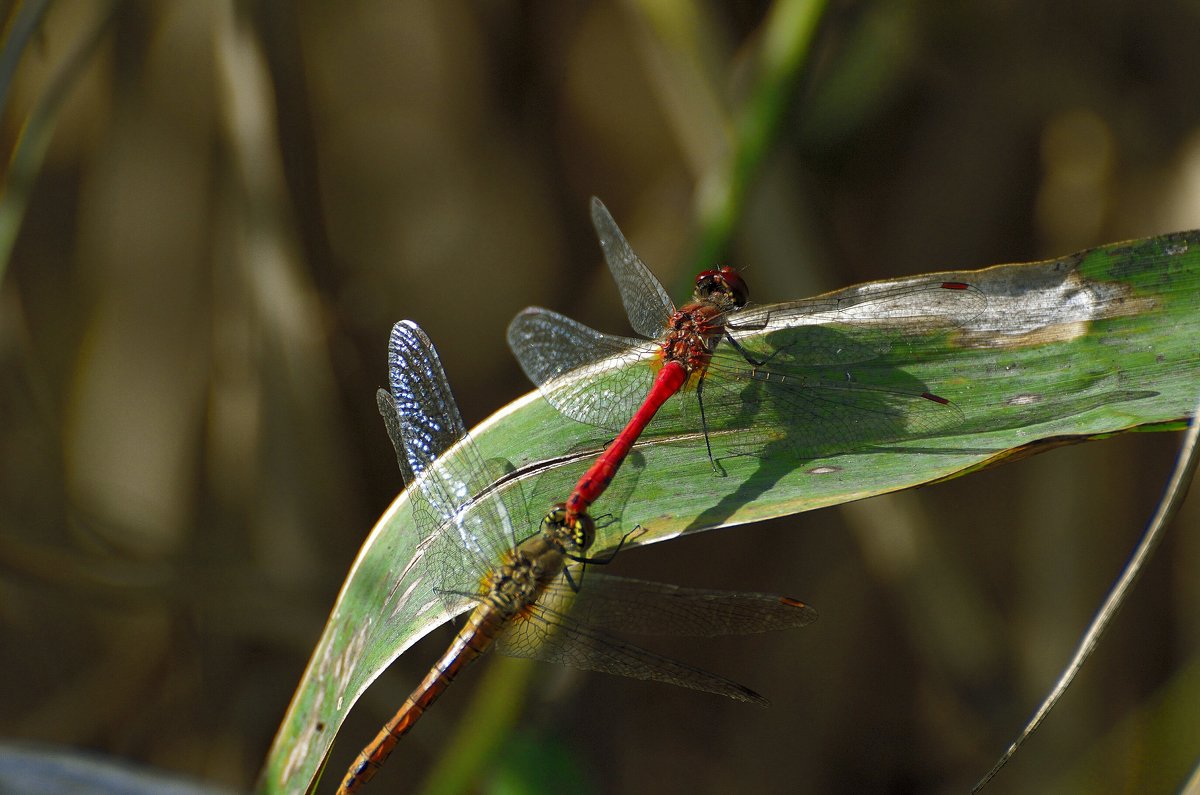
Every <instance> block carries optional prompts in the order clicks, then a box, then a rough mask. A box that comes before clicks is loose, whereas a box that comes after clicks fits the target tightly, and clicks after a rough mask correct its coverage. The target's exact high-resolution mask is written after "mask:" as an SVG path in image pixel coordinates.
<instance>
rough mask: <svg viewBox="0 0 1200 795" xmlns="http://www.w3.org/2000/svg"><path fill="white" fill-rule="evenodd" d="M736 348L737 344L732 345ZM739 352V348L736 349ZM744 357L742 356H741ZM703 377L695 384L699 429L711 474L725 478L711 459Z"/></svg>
mask: <svg viewBox="0 0 1200 795" xmlns="http://www.w3.org/2000/svg"><path fill="white" fill-rule="evenodd" d="M734 345H735V346H736V345H737V343H734ZM738 350H739V351H741V348H740V347H739V348H738ZM743 355H744V354H743ZM704 375H705V373H703V372H701V373H700V380H698V381H697V382H696V403H697V404H699V406H700V428H701V429H702V430H703V431H704V447H705V449H707V450H708V463H710V464H712V468H713V472H714V473H715V474H716V475H717V476H718V477H725V470H724V469H723V468H722V467H721V465H720V464H718V463H717V459H715V458H713V452H712V441H711V440H710V439H709V438H708V420H706V419H705V418H704Z"/></svg>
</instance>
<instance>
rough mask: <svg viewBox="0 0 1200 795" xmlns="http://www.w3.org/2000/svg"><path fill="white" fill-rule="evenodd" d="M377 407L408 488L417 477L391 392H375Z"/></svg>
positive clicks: (379, 390)
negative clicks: (405, 450)
mask: <svg viewBox="0 0 1200 795" xmlns="http://www.w3.org/2000/svg"><path fill="white" fill-rule="evenodd" d="M375 405H376V406H378V407H379V416H381V417H383V425H384V427H385V428H387V435H388V438H389V439H391V440H392V447H393V448H395V450H396V463H397V464H398V465H399V466H400V477H401V478H402V479H403V480H404V485H405V486H407V485H409V484H410V483H412V482H413V481H414V480H416V476H415V475H414V474H413V471H412V467H411V466H409V464H408V454H407V453H406V452H404V437H403V436H402V435H401V434H400V415H399V414H397V413H396V401H395V400H394V399H393V398H392V393H391V392H388V391H387V390H386V389H377V390H375ZM448 446H449V445H447V447H448Z"/></svg>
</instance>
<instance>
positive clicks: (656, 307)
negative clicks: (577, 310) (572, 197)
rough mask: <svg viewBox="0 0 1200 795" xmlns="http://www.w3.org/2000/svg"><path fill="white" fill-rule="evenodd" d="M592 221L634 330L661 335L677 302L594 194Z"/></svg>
mask: <svg viewBox="0 0 1200 795" xmlns="http://www.w3.org/2000/svg"><path fill="white" fill-rule="evenodd" d="M592 225H593V226H594V227H596V235H597V236H598V237H599V238H600V247H601V248H602V249H604V260H605V261H606V262H607V263H608V269H609V271H610V272H611V273H612V276H613V279H614V280H615V281H616V283H617V289H618V290H620V291H621V302H622V303H623V304H624V305H625V314H627V315H628V316H629V324H630V325H631V326H633V330H634V331H636V332H637V333H638V334H641V335H642V336H643V337H647V338H649V339H658V338H659V337H661V336H662V335H663V334H664V333H665V332H666V330H667V321H669V320H670V318H671V315H673V314H675V304H674V303H672V302H671V297H670V296H669V295H667V291H666V290H665V289H663V286H662V283H661V282H659V281H658V279H656V278H655V277H654V274H653V273H651V272H650V269H649V268H647V267H646V263H644V262H642V260H641V257H639V256H638V255H637V254H635V253H634V252H633V247H632V246H630V245H629V241H628V240H626V239H625V235H623V234H621V230H620V229H619V228H618V227H617V222H616V221H614V220H613V217H612V215H611V214H609V212H608V208H607V207H605V206H604V203H603V202H601V201H600V200H599V199H597V198H596V197H595V196H593V197H592Z"/></svg>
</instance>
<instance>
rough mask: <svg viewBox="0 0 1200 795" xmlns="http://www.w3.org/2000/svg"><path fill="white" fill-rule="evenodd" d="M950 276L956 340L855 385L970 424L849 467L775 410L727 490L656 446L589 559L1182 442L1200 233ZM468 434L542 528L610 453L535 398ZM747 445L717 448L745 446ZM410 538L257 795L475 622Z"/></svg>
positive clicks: (401, 528)
mask: <svg viewBox="0 0 1200 795" xmlns="http://www.w3.org/2000/svg"><path fill="white" fill-rule="evenodd" d="M940 278H944V279H945V280H947V281H964V282H968V283H970V284H972V285H974V286H975V287H976V288H977V289H978V290H979V291H980V293H981V294H982V295H983V296H984V297H985V298H986V304H985V305H983V306H981V307H980V308H979V310H978V311H976V312H973V313H971V315H970V317H968V318H966V319H965V320H964V321H962V322H961V323H960V324H959V325H957V326H954V327H952V328H941V329H930V330H929V331H927V332H921V333H918V334H916V335H913V334H909V335H907V336H906V337H905V338H904V340H903V341H901V340H891V341H887V344H881V345H880V346H879V348H878V354H877V355H873V356H871V357H870V358H869V361H866V362H864V366H862V367H859V366H857V365H856V367H855V370H854V378H855V379H858V378H860V377H861V378H863V379H864V380H870V379H878V383H879V384H880V385H883V386H888V387H896V388H904V389H906V390H913V389H920V388H927V389H929V390H932V391H934V392H936V394H938V395H941V396H944V397H946V398H949V399H950V400H951V401H953V403H954V404H955V405H956V406H957V407H958V409H959V410H960V411H961V418H959V421H958V422H957V423H956V424H954V425H953V426H951V427H942V428H934V427H922V428H919V429H915V430H916V431H919V432H914V434H913V436H912V438H904V439H900V440H898V441H897V440H894V437H888V438H889V439H893V440H892V441H888V442H887V443H886V444H876V445H871V444H862V445H860V446H859V447H858V449H855V450H853V451H851V452H845V451H842V452H837V451H836V450H835V449H834V448H835V447H836V445H835V444H834V443H833V442H835V441H836V440H832V441H831V440H824V441H822V440H821V439H815V440H814V441H813V445H814V449H818V450H821V449H823V448H825V449H826V451H825V452H823V453H820V454H818V455H815V456H813V457H811V458H800V457H799V456H798V455H797V454H796V453H795V452H794V451H795V450H797V449H799V448H797V447H796V446H794V445H791V444H787V443H786V442H787V441H788V440H790V439H794V438H795V437H796V435H797V434H803V433H805V427H804V423H803V422H798V421H793V420H794V418H791V419H789V418H788V417H784V416H780V415H778V413H776V414H766V413H764V414H763V415H762V417H757V418H756V420H757V419H761V420H762V421H763V422H765V423H767V424H768V425H769V426H770V430H772V431H773V432H774V433H775V435H776V436H777V437H778V438H779V439H780V440H781V441H780V443H779V444H778V445H775V443H773V442H772V443H768V444H767V445H766V447H765V448H764V449H761V450H758V451H757V452H756V453H755V454H743V455H732V456H730V455H725V456H723V457H721V459H720V464H721V467H722V468H723V470H724V473H725V474H724V476H718V475H717V474H715V473H714V471H713V469H712V467H711V466H710V465H709V461H708V458H707V453H706V450H705V445H704V439H703V436H702V435H701V434H700V433H694V434H689V435H685V436H684V437H679V436H673V437H671V439H670V440H664V439H659V438H653V437H652V438H648V439H646V440H644V441H643V442H642V443H640V444H639V445H638V447H637V449H636V452H635V458H634V459H633V460H632V463H633V466H632V467H627V468H626V469H623V470H622V471H621V473H620V474H619V475H618V476H617V478H616V480H615V481H614V483H613V488H612V489H611V490H610V492H609V493H606V495H605V496H604V497H603V498H602V499H601V500H600V502H599V503H597V505H596V509H595V511H594V513H595V515H596V516H597V517H598V518H601V517H603V516H604V514H605V513H606V512H608V513H611V514H612V517H611V520H610V521H608V522H607V523H606V524H605V523H603V522H602V524H604V526H603V527H602V528H601V529H600V530H599V533H598V538H597V541H596V545H595V547H594V548H593V553H594V554H597V555H600V554H603V552H604V551H605V550H606V549H612V548H613V547H615V546H616V544H617V543H618V541H619V540H620V538H621V536H622V535H623V534H624V533H626V532H628V531H629V530H630V529H631V528H632V527H634V526H635V525H641V526H642V527H643V528H644V530H645V534H644V535H642V536H640V537H639V538H638V540H637V543H638V544H644V543H653V542H657V541H663V540H666V539H669V538H672V537H674V536H677V535H679V534H681V533H684V532H694V531H699V530H707V529H712V528H716V527H724V526H729V525H736V524H742V523H745V522H753V521H758V520H762V519H768V518H772V517H777V516H783V515H786V514H791V513H797V512H800V511H806V510H811V509H814V508H820V507H824V506H827V505H835V504H838V503H843V502H848V501H851V500H858V499H862V498H864V497H870V496H874V495H877V494H883V493H885V492H889V491H895V490H899V489H904V488H910V487H913V486H918V485H921V484H925V483H929V482H931V481H935V480H940V479H944V478H949V477H954V476H957V475H959V474H962V473H964V472H967V471H970V470H973V469H978V468H981V467H985V466H989V465H991V464H993V463H997V462H999V461H1003V460H1007V459H1012V458H1014V457H1019V456H1023V455H1026V454H1030V453H1032V452H1036V451H1038V450H1041V449H1046V448H1047V447H1049V446H1053V445H1060V444H1065V443H1070V442H1075V441H1082V440H1085V439H1090V438H1099V437H1103V436H1107V435H1112V434H1115V433H1120V432H1122V431H1126V430H1130V429H1137V428H1141V429H1155V430H1160V429H1167V428H1173V427H1178V423H1179V421H1181V420H1182V419H1183V418H1184V417H1185V416H1186V414H1187V412H1188V411H1190V410H1191V407H1192V405H1193V404H1194V402H1195V399H1196V395H1197V394H1198V393H1200V353H1198V351H1200V346H1197V344H1196V340H1197V339H1200V232H1186V233H1179V234H1172V235H1164V236H1160V237H1155V238H1148V239H1145V240H1139V241H1134V242H1130V243H1122V244H1116V245H1111V246H1105V247H1103V248H1098V249H1095V250H1092V251H1090V252H1084V253H1082V254H1077V255H1074V256H1070V257H1066V258H1063V259H1059V260H1052V261H1047V262H1042V263H1034V264H1026V265H1003V266H996V267H993V268H988V269H985V270H982V271H975V272H960V273H950V274H945V275H944V276H943V277H940ZM911 281H912V280H911V279H907V280H898V281H896V282H893V283H891V284H893V285H897V286H902V285H904V284H907V283H909V282H911ZM877 289H880V285H878V284H877V285H863V286H860V287H856V288H850V289H848V290H844V291H841V292H839V293H836V294H833V297H847V298H853V297H856V296H862V295H865V294H867V293H869V292H870V291H872V290H877ZM768 309H769V308H768ZM778 333H779V332H778V331H775V330H772V331H771V332H770V334H778ZM768 336H769V335H768V334H767V332H764V333H763V335H762V337H763V338H762V339H755V337H754V335H753V333H751V334H750V338H749V339H748V341H747V345H748V346H750V347H751V348H752V349H754V350H756V351H763V350H767V349H768V348H769V347H770V346H771V345H774V344H776V340H775V339H767V337H768ZM629 366H645V365H644V364H641V365H629ZM473 436H474V438H475V440H476V442H477V444H478V445H479V447H480V448H481V450H482V451H483V454H484V455H485V456H489V457H494V458H499V459H506V460H509V461H511V462H512V463H513V464H514V465H515V466H516V467H517V470H516V474H515V475H514V476H513V477H511V478H510V479H508V480H506V481H504V482H503V483H502V484H501V485H500V486H499V487H498V488H499V489H502V490H511V489H519V490H520V492H521V493H520V495H519V497H520V499H519V500H518V501H517V502H523V503H524V504H525V505H526V506H527V509H528V513H529V517H528V519H529V522H530V524H529V528H530V531H531V532H532V530H533V528H534V527H535V524H534V523H535V522H536V521H537V519H538V518H540V516H541V515H542V514H543V513H544V512H545V511H546V509H547V508H548V507H549V506H550V505H551V504H552V503H554V502H558V501H561V500H562V499H564V498H565V497H566V495H567V494H568V493H569V491H570V489H571V487H572V486H573V485H574V482H575V480H576V479H577V478H578V477H579V475H580V474H582V473H583V471H584V470H585V469H586V468H587V466H588V465H589V464H590V463H591V460H592V459H593V458H594V456H595V455H596V453H597V452H598V451H599V450H601V449H602V448H603V446H604V444H605V443H606V441H607V439H606V438H605V434H604V433H603V432H601V431H597V430H596V429H593V428H588V427H585V426H581V425H578V424H576V423H573V422H570V421H569V420H566V419H564V418H562V417H560V416H559V415H558V414H557V413H556V412H555V411H554V410H553V409H552V408H551V407H550V406H549V405H548V404H546V403H545V401H543V400H542V399H541V398H540V396H539V395H537V394H536V393H535V394H530V395H526V396H525V397H524V398H522V399H520V400H518V401H516V402H515V403H513V404H511V405H509V406H506V407H505V408H503V409H501V410H500V411H499V412H497V413H496V414H495V415H493V416H492V417H490V418H489V419H488V420H486V421H485V422H483V423H482V424H481V425H480V426H479V427H477V428H476V429H475V430H474V431H473ZM736 439H737V435H736V434H734V435H733V441H731V442H730V445H731V446H728V447H726V448H720V447H719V448H718V449H725V450H726V452H728V450H736V449H737V446H736ZM454 454H455V451H453V450H452V451H451V452H450V455H454ZM416 542H417V534H416V532H415V530H414V528H413V526H412V514H411V511H410V509H409V506H408V500H407V497H406V495H404V494H402V495H400V497H398V498H397V500H396V501H395V502H394V503H393V505H392V506H391V508H389V510H388V511H387V513H385V514H384V516H383V517H382V518H381V519H380V521H379V523H378V524H377V525H376V527H375V528H374V530H373V531H372V532H371V535H370V537H369V538H368V539H367V542H366V544H364V546H363V549H362V551H361V552H360V554H359V557H358V559H357V560H356V561H355V563H354V566H353V568H352V569H351V571H350V574H349V577H348V579H347V581H346V584H345V586H344V588H343V590H342V593H341V594H340V595H339V598H338V601H337V604H336V605H335V607H334V609H333V613H332V615H331V617H330V619H329V623H328V625H327V626H326V628H325V631H324V633H323V635H322V637H321V639H320V641H319V643H318V645H317V648H316V650H315V651H314V653H313V657H312V660H311V661H310V663H309V667H308V670H307V671H306V672H305V675H304V678H303V680H302V681H301V683H300V687H299V689H298V690H297V692H296V695H295V697H294V699H293V702H292V705H291V707H290V708H289V710H288V713H287V716H286V717H285V719H284V722H283V724H282V726H281V728H280V731H279V734H278V736H277V737H276V739H275V743H274V745H273V747H272V750H271V753H270V756H269V757H268V760H267V763H266V766H265V768H264V771H263V776H262V778H261V780H260V783H259V786H260V789H261V790H262V791H288V792H298V791H302V790H304V789H305V788H306V787H307V786H308V785H309V783H310V781H311V780H312V778H313V777H314V776H315V775H316V773H317V772H318V770H319V769H320V767H321V765H322V762H323V760H324V758H325V757H326V755H327V753H328V751H329V748H330V746H331V744H332V741H333V737H334V735H335V734H336V732H337V729H338V727H339V726H340V725H341V723H342V720H343V719H344V717H345V715H346V713H347V712H348V711H349V709H350V708H351V706H352V705H353V704H354V702H355V701H356V700H357V699H358V697H359V696H360V695H361V694H362V692H363V691H364V690H365V689H366V687H367V686H368V685H369V684H370V683H371V682H372V681H373V680H374V679H375V677H377V676H378V675H379V674H380V673H381V672H382V671H383V670H384V669H385V668H386V667H387V666H388V664H389V663H391V661H392V660H394V659H395V658H396V657H397V656H399V655H400V654H401V653H402V652H403V651H404V650H405V649H407V648H408V647H409V646H411V645H412V644H413V643H414V642H415V641H416V640H417V639H419V638H420V637H422V636H424V635H425V634H426V633H428V632H429V631H431V630H432V629H433V628H435V627H437V626H438V625H440V624H441V623H443V622H444V621H445V620H447V619H448V618H449V617H450V613H451V612H452V611H453V610H456V609H457V610H462V609H466V607H468V606H469V605H468V600H467V599H466V598H463V599H462V600H460V602H459V603H458V604H456V605H450V606H447V605H445V604H444V603H443V601H442V599H441V597H440V596H438V595H436V594H435V593H434V590H433V589H434V587H435V585H436V583H435V582H434V581H433V578H432V577H431V576H430V572H429V571H428V561H427V560H425V559H423V558H422V557H421V556H420V554H419V552H418V550H417V549H416ZM431 662H432V661H431ZM413 684H414V685H415V684H416V683H415V682H414V683H413ZM397 706H398V705H397ZM342 772H343V771H340V770H338V771H334V774H336V775H338V776H340V775H341V774H342Z"/></svg>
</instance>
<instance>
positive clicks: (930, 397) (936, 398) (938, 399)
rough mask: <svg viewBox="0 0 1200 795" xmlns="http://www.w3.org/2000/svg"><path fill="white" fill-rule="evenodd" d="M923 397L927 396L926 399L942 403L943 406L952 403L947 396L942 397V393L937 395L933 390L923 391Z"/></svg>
mask: <svg viewBox="0 0 1200 795" xmlns="http://www.w3.org/2000/svg"><path fill="white" fill-rule="evenodd" d="M921 397H923V398H925V399H926V400H932V401H933V402H934V403H941V404H942V405H943V406H948V405H950V401H949V400H946V398H944V397H942V396H941V395H935V394H933V393H932V392H922V393H921Z"/></svg>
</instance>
